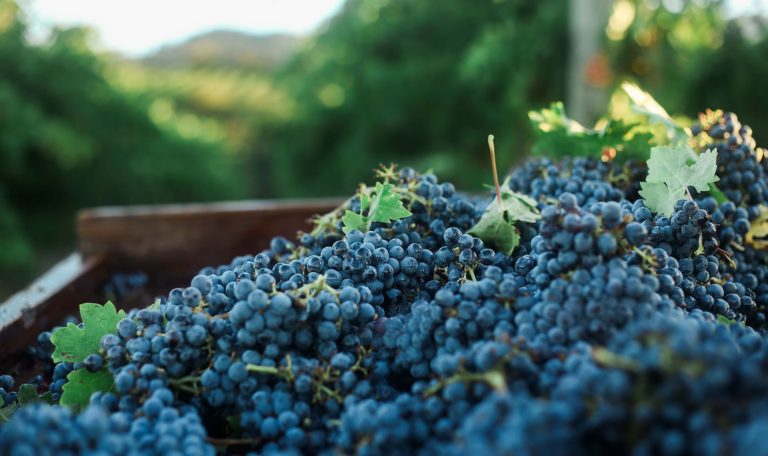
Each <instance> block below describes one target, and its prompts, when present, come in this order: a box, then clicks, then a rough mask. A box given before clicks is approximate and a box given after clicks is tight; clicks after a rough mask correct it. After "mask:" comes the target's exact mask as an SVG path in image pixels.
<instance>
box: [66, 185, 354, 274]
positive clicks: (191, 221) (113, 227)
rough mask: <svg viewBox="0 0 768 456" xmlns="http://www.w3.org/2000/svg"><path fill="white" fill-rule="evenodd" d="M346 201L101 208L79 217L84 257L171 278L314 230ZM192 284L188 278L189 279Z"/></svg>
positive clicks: (254, 202) (318, 200)
mask: <svg viewBox="0 0 768 456" xmlns="http://www.w3.org/2000/svg"><path fill="white" fill-rule="evenodd" d="M341 202H342V200H341V199H338V198H333V199H317V200H299V201H244V202H232V203H213V204H184V205H166V206H134V207H113V208H97V209H90V210H86V211H83V212H81V213H80V214H79V216H78V221H77V231H78V236H79V238H80V252H81V253H82V254H83V256H84V257H90V256H94V255H101V256H104V257H105V258H107V262H108V266H109V267H111V268H121V270H124V271H130V270H141V271H143V272H145V273H147V274H149V275H162V276H163V277H165V279H174V278H177V277H182V276H188V275H189V274H190V273H193V272H194V271H196V270H199V269H200V268H201V267H204V266H208V265H219V264H222V263H227V262H229V261H230V260H231V259H232V258H233V257H235V256H238V255H244V254H253V253H258V252H260V251H261V250H263V249H264V248H266V247H267V246H268V242H269V240H270V239H271V238H272V237H274V236H278V235H283V236H286V237H289V238H291V237H293V236H294V234H295V233H296V231H298V230H309V229H310V225H309V223H308V220H309V219H310V218H311V217H312V216H313V215H315V214H322V213H325V212H328V211H330V210H332V209H334V208H335V207H337V206H338V205H339V204H340V203H341ZM187 280H188V277H187Z"/></svg>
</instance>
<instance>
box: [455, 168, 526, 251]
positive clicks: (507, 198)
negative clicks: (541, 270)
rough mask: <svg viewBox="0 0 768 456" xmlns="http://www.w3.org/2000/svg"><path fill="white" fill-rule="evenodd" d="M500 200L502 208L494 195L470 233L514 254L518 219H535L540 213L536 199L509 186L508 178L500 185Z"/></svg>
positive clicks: (517, 240)
mask: <svg viewBox="0 0 768 456" xmlns="http://www.w3.org/2000/svg"><path fill="white" fill-rule="evenodd" d="M501 202H502V208H501V209H499V202H498V200H497V199H496V198H494V199H493V201H492V202H491V203H490V204H488V207H487V208H486V209H485V212H484V213H483V215H482V216H481V217H480V220H478V221H477V224H475V226H473V227H472V228H470V230H469V233H470V234H472V235H474V236H477V237H479V238H480V239H482V240H483V242H486V243H488V245H492V246H494V247H496V249H497V250H499V251H501V252H504V253H507V254H512V252H513V251H514V250H515V248H516V247H517V246H518V245H519V244H520V231H519V230H518V229H517V227H515V223H516V222H526V223H534V222H536V221H537V220H538V219H539V217H540V215H539V211H538V209H536V201H535V200H533V199H532V198H531V197H529V196H527V195H524V194H522V193H517V192H513V191H511V190H509V180H506V181H505V182H504V184H502V186H501Z"/></svg>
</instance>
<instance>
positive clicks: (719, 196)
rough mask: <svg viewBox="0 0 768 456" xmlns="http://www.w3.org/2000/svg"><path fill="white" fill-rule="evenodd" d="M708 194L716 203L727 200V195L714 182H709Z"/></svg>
mask: <svg viewBox="0 0 768 456" xmlns="http://www.w3.org/2000/svg"><path fill="white" fill-rule="evenodd" d="M709 194H710V195H712V197H713V198H714V199H715V201H717V203H718V204H723V203H727V202H728V197H727V196H725V194H724V193H723V192H722V190H720V189H719V188H718V187H717V185H716V184H715V183H711V184H709Z"/></svg>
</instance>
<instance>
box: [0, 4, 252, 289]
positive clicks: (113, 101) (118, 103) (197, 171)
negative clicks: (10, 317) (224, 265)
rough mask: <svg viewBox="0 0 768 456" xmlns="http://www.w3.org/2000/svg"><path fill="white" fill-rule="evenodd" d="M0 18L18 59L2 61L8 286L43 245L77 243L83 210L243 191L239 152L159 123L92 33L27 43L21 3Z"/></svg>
mask: <svg viewBox="0 0 768 456" xmlns="http://www.w3.org/2000/svg"><path fill="white" fill-rule="evenodd" d="M0 18H2V19H0V60H1V61H3V62H13V63H12V64H10V63H9V64H3V65H0V157H2V164H1V166H0V275H2V276H3V277H4V281H3V282H4V283H3V286H4V287H5V286H9V285H11V283H9V282H11V281H13V283H15V284H19V281H22V280H25V279H28V278H29V277H30V276H31V275H32V274H34V273H35V268H37V267H39V266H38V262H40V261H41V258H40V257H41V255H40V251H41V250H42V249H48V248H52V247H57V246H60V245H61V244H70V243H72V236H73V234H74V230H72V229H71V226H72V221H73V220H74V212H75V211H76V210H77V209H79V208H82V207H87V206H97V205H106V204H116V205H120V204H136V203H159V202H177V201H210V200H217V199H228V198H236V197H240V196H243V195H244V191H243V190H244V187H245V185H244V180H243V178H242V174H241V173H240V172H239V170H238V166H237V165H238V163H237V161H236V160H235V158H234V157H233V156H231V154H226V153H225V152H226V149H225V148H223V147H221V145H220V143H216V142H212V141H208V140H205V139H201V138H199V137H189V136H185V135H183V134H182V133H181V132H180V131H179V130H178V129H176V128H171V127H170V126H168V125H164V124H159V123H158V122H156V121H155V120H154V119H153V118H152V117H151V116H150V108H151V103H150V101H149V100H147V99H146V98H142V97H140V96H137V95H135V94H132V93H128V92H126V91H125V90H123V89H121V88H118V87H116V86H115V84H113V83H111V82H110V81H109V80H108V79H107V77H106V76H105V74H106V73H107V70H106V67H107V65H108V64H109V62H108V61H107V60H105V59H104V58H103V57H99V56H97V55H95V54H94V53H93V52H91V51H90V50H89V48H88V46H87V42H88V34H87V32H86V31H84V30H80V29H69V30H61V29H60V30H56V31H54V32H53V34H52V36H51V37H50V39H49V40H48V41H46V42H44V43H43V44H30V43H29V41H28V40H27V39H26V34H27V26H26V24H25V21H24V18H23V15H22V13H20V12H19V9H18V7H17V5H16V3H15V2H13V1H11V0H0ZM57 255H58V254H57ZM0 293H2V291H0Z"/></svg>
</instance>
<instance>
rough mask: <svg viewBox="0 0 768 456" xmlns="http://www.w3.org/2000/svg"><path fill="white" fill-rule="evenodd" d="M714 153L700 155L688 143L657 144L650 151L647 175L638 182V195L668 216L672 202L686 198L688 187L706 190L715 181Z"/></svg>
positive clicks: (715, 158) (715, 164) (715, 163)
mask: <svg viewBox="0 0 768 456" xmlns="http://www.w3.org/2000/svg"><path fill="white" fill-rule="evenodd" d="M716 171H717V152H715V151H714V150H710V151H705V152H702V153H701V154H698V155H697V154H696V152H695V151H694V150H693V149H691V148H690V146H688V145H683V146H678V147H670V146H659V147H654V148H653V149H652V150H651V158H650V159H648V177H647V178H646V181H645V182H643V183H641V184H640V187H641V190H640V196H642V197H643V199H644V200H645V204H646V206H648V208H649V209H651V210H653V211H656V212H658V213H661V214H665V215H668V216H669V215H672V213H673V212H674V206H675V203H676V202H677V201H678V200H681V199H685V198H686V197H689V193H688V187H693V188H695V189H696V190H698V191H700V192H704V191H707V190H709V188H710V185H711V184H713V183H715V182H717V181H718V177H717V175H716V174H715V172H716Z"/></svg>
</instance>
